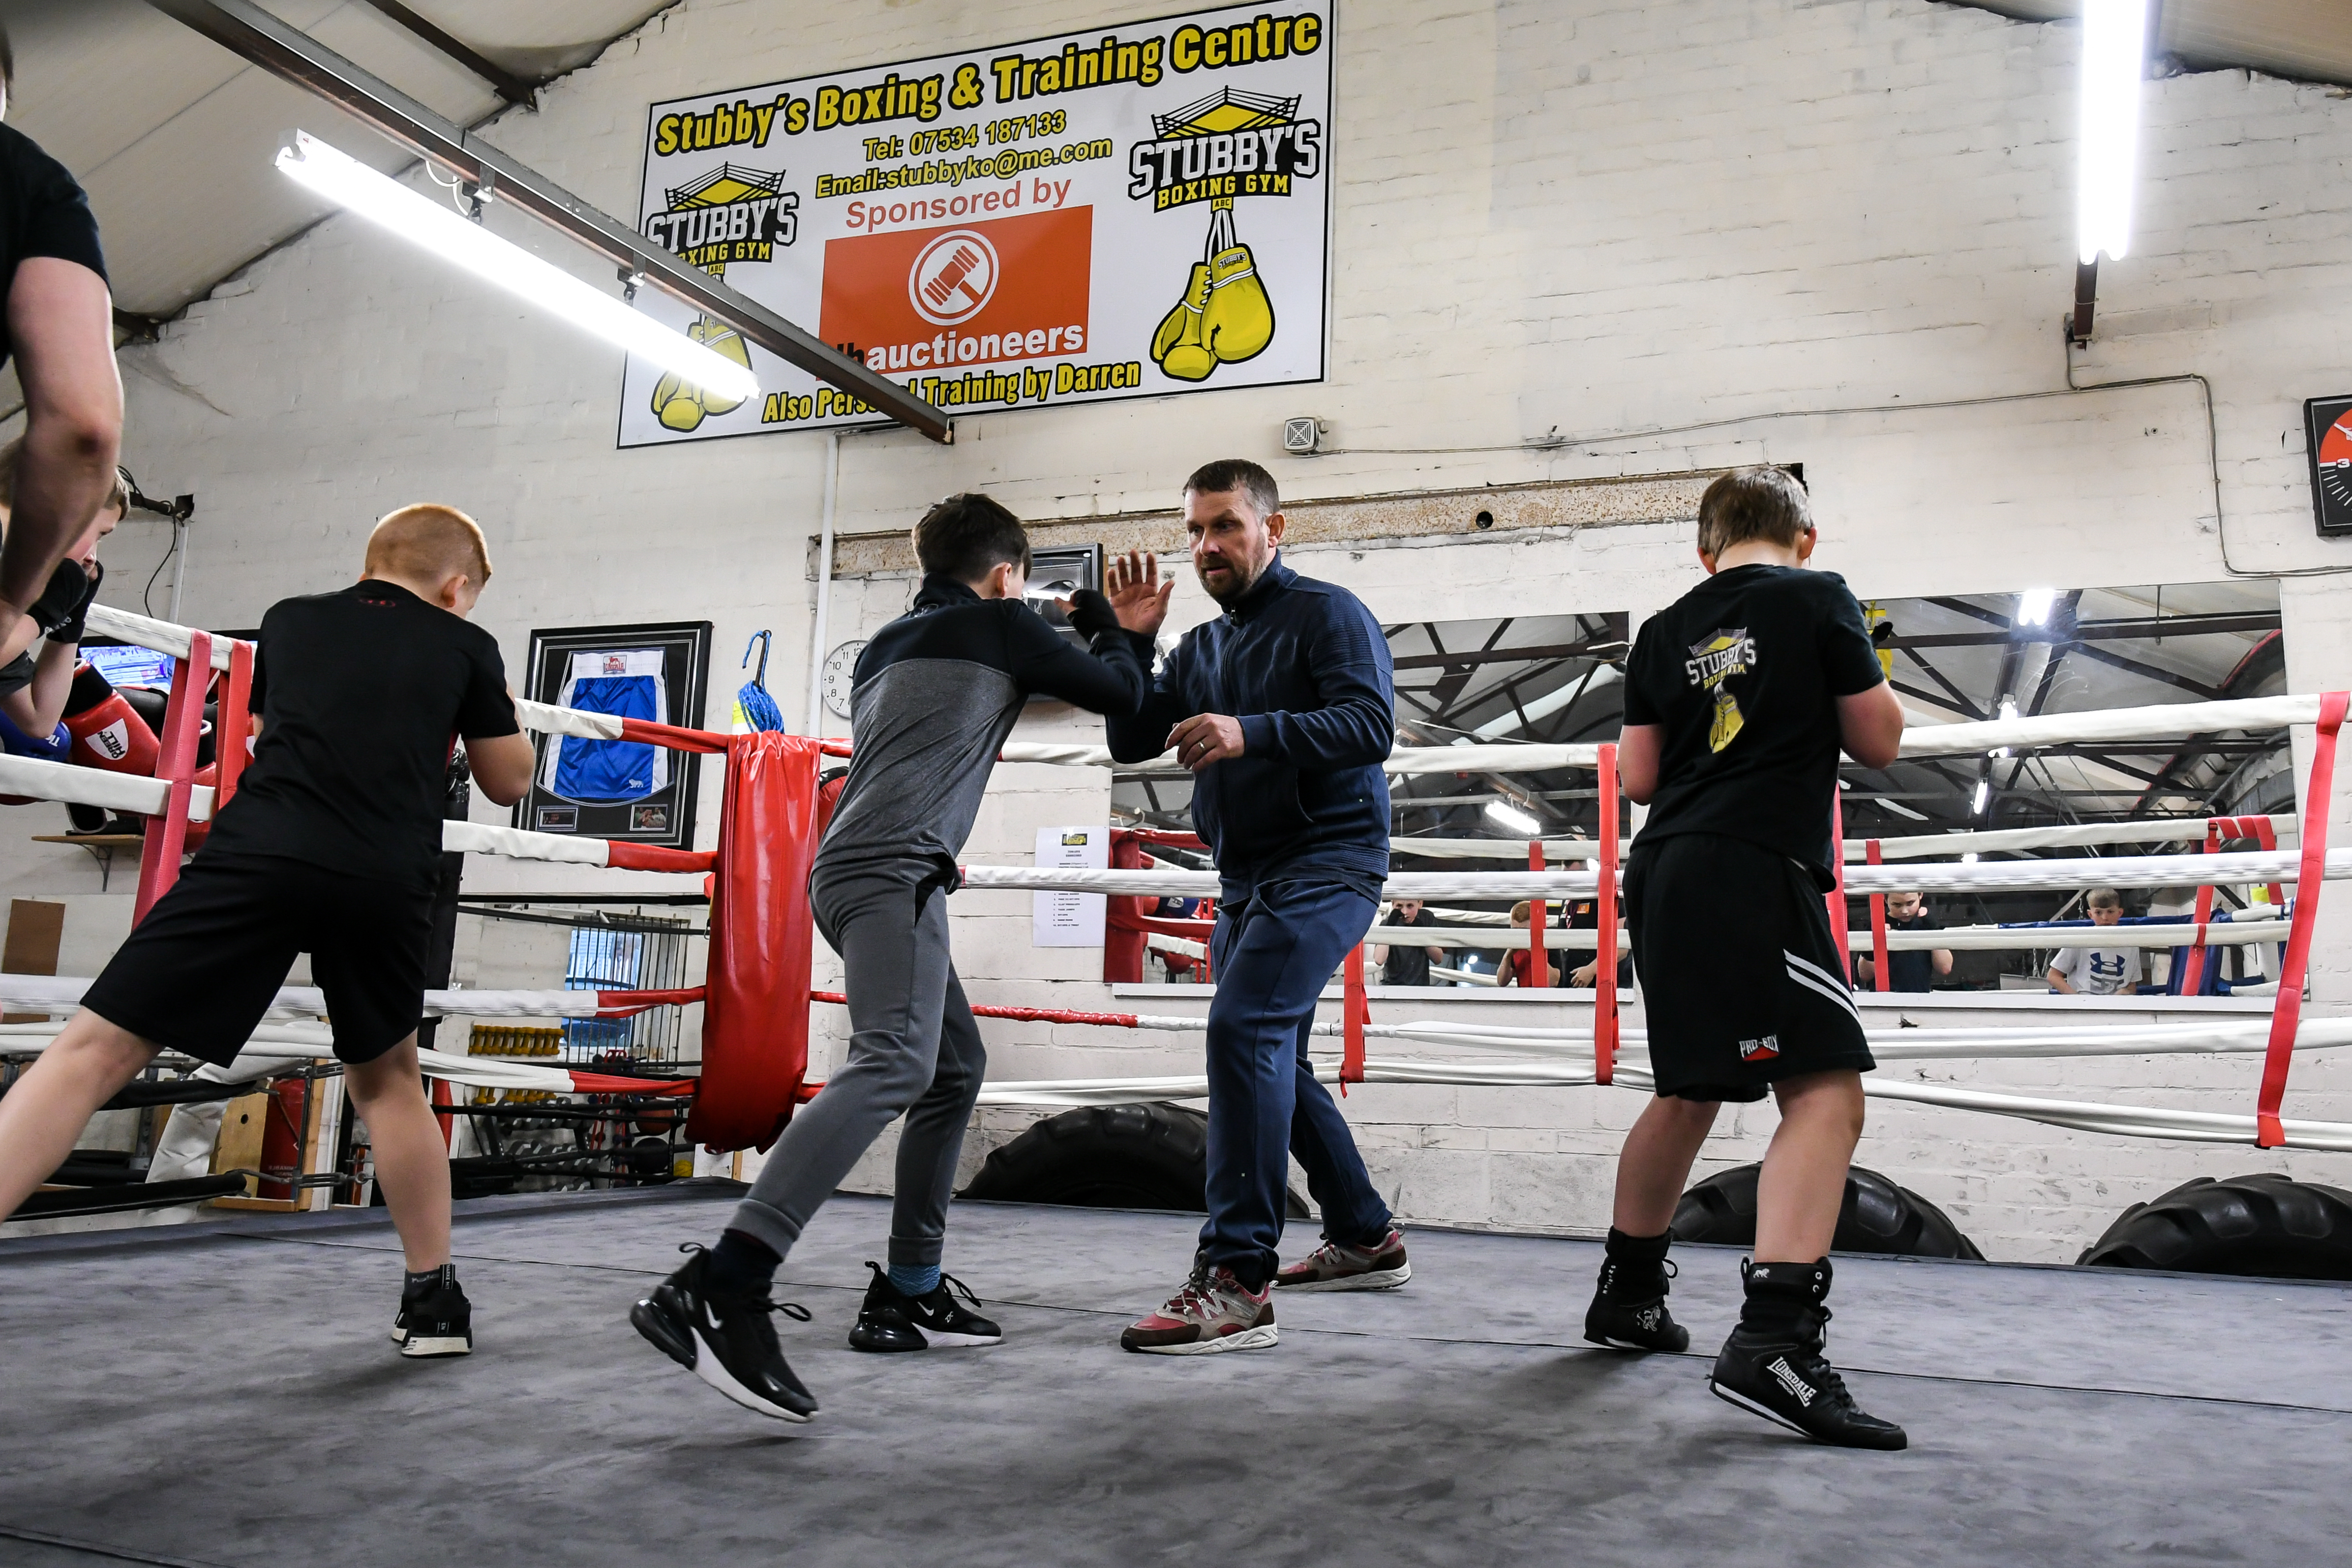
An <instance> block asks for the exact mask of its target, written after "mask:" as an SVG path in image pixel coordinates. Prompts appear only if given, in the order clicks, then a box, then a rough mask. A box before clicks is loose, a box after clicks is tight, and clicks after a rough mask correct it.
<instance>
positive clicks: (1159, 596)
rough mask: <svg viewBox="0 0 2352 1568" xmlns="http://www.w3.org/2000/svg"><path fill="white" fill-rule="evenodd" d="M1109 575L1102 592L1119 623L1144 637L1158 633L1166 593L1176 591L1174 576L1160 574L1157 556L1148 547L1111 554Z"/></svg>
mask: <svg viewBox="0 0 2352 1568" xmlns="http://www.w3.org/2000/svg"><path fill="white" fill-rule="evenodd" d="M1109 575H1110V580H1109V581H1108V583H1106V584H1104V585H1103V596H1104V597H1106V598H1108V600H1109V601H1110V607H1111V613H1112V614H1114V615H1116V616H1118V624H1119V625H1120V626H1125V627H1126V628H1127V629H1128V630H1129V631H1131V632H1136V633H1139V634H1140V635H1141V636H1144V637H1158V636H1159V635H1160V623H1161V622H1163V621H1165V620H1166V619H1167V618H1168V597H1169V595H1171V594H1173V593H1175V592H1176V579H1175V578H1174V577H1172V576H1171V577H1169V578H1167V579H1166V580H1165V581H1163V580H1162V579H1161V578H1160V557H1159V556H1157V555H1155V554H1153V553H1152V552H1150V551H1148V550H1130V551H1129V552H1127V553H1126V554H1125V555H1123V556H1121V555H1114V556H1112V557H1111V559H1110V574H1109Z"/></svg>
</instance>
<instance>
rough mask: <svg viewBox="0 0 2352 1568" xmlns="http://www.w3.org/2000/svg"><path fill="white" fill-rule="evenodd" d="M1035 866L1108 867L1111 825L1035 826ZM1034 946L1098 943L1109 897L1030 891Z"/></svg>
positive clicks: (1102, 868)
mask: <svg viewBox="0 0 2352 1568" xmlns="http://www.w3.org/2000/svg"><path fill="white" fill-rule="evenodd" d="M1037 866H1038V868H1039V869H1040V870H1043V869H1045V868H1048V867H1070V868H1077V869H1080V870H1093V871H1106V870H1108V869H1109V868H1110V829H1109V828H1108V827H1041V828H1039V829H1038V830H1037ZM1029 897H1030V899H1031V900H1032V902H1031V905H1030V916H1029V921H1030V936H1029V942H1030V945H1031V946H1032V947H1100V946H1101V945H1102V942H1103V918H1104V911H1105V910H1107V909H1108V907H1109V902H1110V900H1108V899H1106V898H1104V897H1103V895H1102V894H1100V893H1032V894H1030V895H1029Z"/></svg>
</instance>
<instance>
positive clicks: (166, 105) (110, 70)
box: [0, 0, 2352, 317]
mask: <svg viewBox="0 0 2352 1568" xmlns="http://www.w3.org/2000/svg"><path fill="white" fill-rule="evenodd" d="M264 3H265V4H267V5H268V7H269V9H270V10H272V11H273V12H275V13H276V14H277V15H278V16H281V17H283V18H284V19H285V20H286V21H288V22H289V23H291V24H292V25H294V26H298V27H299V28H301V29H303V30H304V31H306V32H308V33H310V34H311V35H312V36H314V37H317V38H319V39H320V41H321V42H323V43H325V44H326V45H328V46H329V47H331V48H334V49H337V50H339V51H341V53H343V54H345V55H347V56H349V57H350V58H352V59H353V60H355V61H357V62H358V63H359V64H360V65H362V67H364V68H367V69H369V70H371V71H373V72H375V73H376V74H377V75H379V76H381V77H383V78H384V79H386V80H388V81H390V82H391V83H392V84H393V85H394V86H395V87H398V88H400V89H402V90H404V91H405V92H408V93H410V94H411V95H413V96H415V97H416V98H418V99H420V100H423V101H425V103H426V104H429V105H430V106H431V107H433V108H434V109H435V110H438V111H439V112H441V113H442V114H445V115H446V116H447V117H448V118H450V119H452V120H454V121H458V122H459V123H461V124H472V123H474V122H476V121H479V120H481V119H483V118H484V117H486V116H488V115H489V114H491V113H493V112H494V111H496V110H498V109H499V106H500V100H499V97H498V95H497V93H496V92H494V91H493V90H492V89H491V88H490V87H489V86H488V84H487V83H485V82H483V81H481V80H480V79H478V78H476V77H475V76H474V75H472V74H471V73H470V72H469V71H467V69H466V68H464V67H463V66H461V65H458V64H457V63H456V62H455V61H453V60H451V59H449V58H446V56H444V55H442V54H440V53H439V52H438V51H436V49H435V48H434V47H432V46H431V45H429V44H427V43H425V41H424V40H422V39H420V38H418V37H415V35H414V34H412V33H410V32H409V31H407V30H406V29H404V28H403V27H402V26H399V25H398V24H397V23H395V22H394V21H393V20H392V19H391V18H389V17H387V16H384V15H383V14H382V13H381V12H379V11H377V10H376V9H375V8H374V7H373V6H372V5H366V4H364V3H362V0H264ZM668 3H669V0H413V8H414V9H415V11H417V12H418V13H420V14H422V15H423V16H426V17H427V18H428V19H430V20H431V21H432V22H433V23H435V24H436V26H440V27H442V28H444V29H446V31H448V32H449V33H451V34H453V35H455V36H456V37H458V38H460V39H461V40H463V41H464V42H465V43H466V44H467V45H469V46H471V47H473V48H475V49H477V50H478V51H479V52H480V53H481V54H483V55H485V56H487V57H488V58H490V59H492V60H493V61H495V62H496V63H497V64H499V65H500V66H502V67H504V68H507V69H509V70H510V71H512V72H514V73H515V74H517V75H519V76H521V77H524V78H526V79H534V80H535V79H541V78H545V77H548V76H551V75H554V74H558V73H560V72H562V71H565V70H570V69H573V68H577V67H579V66H581V65H583V64H584V63H586V62H587V61H589V60H591V59H593V58H595V56H596V54H597V53H598V52H599V51H600V50H601V49H602V48H604V46H605V45H607V44H608V43H610V42H611V41H612V40H613V39H614V38H616V37H621V36H623V35H624V34H626V33H628V32H629V31H631V30H632V29H634V28H635V27H636V26H639V25H641V24H642V23H643V22H644V21H645V20H646V18H647V17H648V16H652V15H654V14H655V13H656V12H659V11H661V10H663V9H665V8H666V5H667V4H668ZM868 3H871V0H868ZM887 3H888V4H891V5H898V4H903V3H904V0H887ZM1953 3H1961V4H1975V5H1979V7H1980V8H1983V9H1988V10H1994V11H1999V12H2001V13H2003V14H2005V15H2009V16H2019V17H2021V18H2027V19H2034V20H2048V19H2053V18H2059V17H2065V16H2073V15H2075V14H2077V13H2078V12H2079V10H2080V8H2081V6H2080V0H1953ZM2160 4H2161V13H2160V20H2159V23H2158V47H2161V48H2163V49H2164V50H2166V51H2168V52H2170V53H2172V54H2175V55H2177V56H2179V58H2181V59H2182V60H2183V61H2184V62H2186V63H2188V64H2189V65H2192V66H2196V67H2213V66H2231V65H2242V66H2251V67H2253V68H2258V69H2263V70H2268V71H2273V72H2276V73H2279V74H2283V75H2287V76H2293V77H2298V78H2304V79H2313V80H2323V81H2331V82H2343V83H2347V84H2352V0H2160ZM0 22H5V24H6V26H7V27H8V29H9V32H10V35H11V37H12V38H13V40H14V42H15V45H16V93H15V95H14V98H13V100H12V101H11V102H10V104H9V109H8V119H9V121H11V122H12V123H14V124H15V125H16V127H17V128H18V129H19V130H22V131H23V132H26V134H27V135H29V136H31V137H32V138H33V139H34V140H35V141H37V142H40V143H41V144H42V145H43V146H44V147H46V148H47V149H48V150H49V152H50V153H54V154H55V155H56V156H57V157H58V159H59V160H60V161H62V162H63V163H65V165H66V166H67V167H68V168H69V169H71V170H72V171H74V173H75V174H77V175H79V177H80V179H81V181H82V184H84V186H86V187H87V188H88V189H89V194H90V201H91V204H92V205H93V206H94V207H95V208H96V209H97V212H98V217H99V224H100V229H101V230H102V232H103V233H104V235H105V239H106V254H107V262H108V266H109V268H110V270H111V271H112V273H113V279H114V289H115V300H116V303H117V305H118V306H120V307H121V309H122V310H126V311H129V312H131V313H133V314H135V315H141V316H154V317H163V316H169V315H172V314H173V313H174V312H176V311H177V310H180V309H181V308H182V307H183V306H184V305H186V304H187V303H188V302H189V301H190V300H195V299H199V298H202V297H203V296H204V295H205V293H206V292H207V291H209V290H210V289H212V288H213V286H214V285H215V284H216V283H218V282H219V281H221V280H222V279H225V278H226V277H228V276H229V275H231V274H232V273H234V272H235V271H236V269H237V268H240V267H243V266H244V265H245V264H246V263H247V262H249V261H251V260H252V259H253V258H256V257H257V256H259V255H261V254H262V253H263V252H265V251H267V250H268V249H269V248H270V247H273V246H275V245H278V244H279V243H282V242H283V241H284V240H286V239H287V238H289V237H291V236H293V235H296V234H299V233H300V232H301V231H302V230H303V229H304V228H306V227H307V226H310V224H311V223H312V222H314V221H316V220H317V219H318V218H319V217H320V216H323V210H324V209H323V208H322V207H321V206H320V205H319V204H317V203H316V202H315V201H314V200H313V199H311V198H310V197H308V196H307V195H305V194H304V193H303V192H302V191H301V190H300V189H299V187H298V186H296V185H294V184H292V183H291V182H290V181H288V180H285V179H283V178H280V177H279V176H278V174H276V173H275V172H274V171H273V170H272V169H271V168H270V158H271V156H272V154H273V153H275V151H276V149H277V146H278V140H279V138H280V137H281V136H282V135H283V133H284V132H286V131H287V130H288V129H289V127H291V126H293V125H295V124H297V123H303V124H307V125H310V126H312V127H314V128H317V129H319V130H320V131H321V132H327V131H328V130H329V126H330V124H331V122H332V121H336V120H338V119H340V116H339V115H338V114H337V113H336V112H335V111H333V110H327V109H325V108H324V107H323V106H321V105H320V104H319V103H318V102H317V100H312V99H310V97H308V95H306V94H304V93H303V92H301V91H300V90H299V89H296V88H293V87H290V86H288V85H287V84H285V83H283V82H280V81H278V80H277V79H275V78H273V77H270V76H268V75H267V74H265V73H264V72H262V71H261V70H259V69H257V68H254V67H251V66H247V65H246V64H245V63H244V62H243V61H241V60H239V59H237V58H236V57H235V56H233V55H231V54H229V53H228V52H227V51H226V50H225V49H223V48H221V47H218V46H217V45H215V44H213V43H211V42H209V41H207V40H205V39H204V38H201V37H197V36H196V35H195V34H194V33H192V32H190V31H188V30H187V29H186V28H185V27H183V26H181V25H180V24H178V23H176V22H173V21H172V20H171V19H170V18H168V17H166V16H163V14H162V13H161V12H158V11H155V10H153V9H152V8H150V7H149V6H148V5H145V4H143V3H142V0H0ZM341 145H342V146H344V148H345V149H346V150H347V151H349V152H351V153H354V154H355V155H358V156H361V157H365V158H368V159H370V160H371V161H372V162H373V163H375V164H376V165H377V166H378V167H380V168H384V169H393V168H397V167H399V166H401V165H402V164H403V163H405V162H407V159H406V156H405V154H404V153H401V152H400V151H398V150H397V149H395V148H394V147H393V146H392V145H391V144H390V143H388V142H384V141H383V139H382V138H380V137H378V136H376V135H374V134H373V132H354V133H353V134H351V135H349V136H347V137H345V138H343V139H342V141H341Z"/></svg>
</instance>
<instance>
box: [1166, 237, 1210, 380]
mask: <svg viewBox="0 0 2352 1568" xmlns="http://www.w3.org/2000/svg"><path fill="white" fill-rule="evenodd" d="M1209 282H1210V279H1209V267H1208V264H1207V263H1205V262H1200V261H1196V262H1194V263H1193V264H1192V280H1191V281H1190V282H1189V283H1187V284H1186V285H1185V288H1184V300H1183V302H1182V303H1181V304H1180V305H1178V306H1177V307H1176V309H1175V310H1171V311H1170V312H1169V320H1168V321H1161V322H1160V332H1165V331H1167V330H1168V327H1169V322H1170V321H1174V322H1175V323H1176V328H1177V331H1176V339H1175V341H1174V342H1172V343H1171V344H1170V345H1169V347H1168V351H1167V352H1166V353H1163V354H1161V355H1160V369H1161V370H1163V371H1165V372H1166V373H1167V374H1170V375H1171V376H1173V377H1174V378H1175V379H1176V380H1178V381H1201V380H1204V379H1206V378H1207V376H1208V374H1209V373H1210V372H1211V371H1213V370H1214V369H1216V368H1217V356H1216V355H1215V354H1213V353H1210V352H1209V350H1208V348H1207V347H1206V346H1205V345H1204V344H1203V343H1202V338H1201V321H1202V316H1201V312H1202V308H1203V307H1204V306H1206V305H1207V304H1208V302H1209ZM1179 318H1181V320H1180V319H1179ZM1158 341H1159V333H1154V334H1153V342H1154V344H1155V346H1156V345H1157V343H1158Z"/></svg>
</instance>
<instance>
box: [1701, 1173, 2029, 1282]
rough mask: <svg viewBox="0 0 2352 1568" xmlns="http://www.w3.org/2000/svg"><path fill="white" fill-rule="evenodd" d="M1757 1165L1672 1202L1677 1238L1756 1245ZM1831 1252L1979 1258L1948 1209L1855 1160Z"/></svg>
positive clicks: (1713, 1179)
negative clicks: (1899, 1185)
mask: <svg viewBox="0 0 2352 1568" xmlns="http://www.w3.org/2000/svg"><path fill="white" fill-rule="evenodd" d="M1761 1170H1762V1167H1761V1166H1759V1165H1738V1166H1735V1167H1733V1168H1732V1169H1731V1170H1728V1171H1725V1172H1722V1173H1718V1174H1717V1175H1713V1176H1709V1177H1708V1178H1707V1179H1706V1181H1704V1182H1701V1183H1699V1184H1697V1185H1696V1186H1694V1187H1692V1188H1691V1190H1690V1191H1688V1192H1686V1193H1685V1194H1683V1201H1682V1202H1681V1203H1680V1204H1678V1205H1675V1223H1674V1234H1675V1238H1676V1239H1677V1240H1681V1241H1713V1242H1720V1243H1722V1244H1724V1245H1726V1246H1730V1247H1753V1246H1755V1245H1756V1178H1757V1175H1758V1174H1759V1172H1760V1171H1761ZM1830 1250H1831V1251H1832V1252H1876V1253H1885V1254H1891V1255H1893V1256H1895V1257H1898V1258H1967V1259H1969V1260H1970V1261H1972V1262H1979V1263H1980V1262H1982V1261H1983V1260H1984V1254H1983V1253H1981V1252H1979V1251H1978V1250H1977V1247H1976V1243H1974V1242H1972V1241H1970V1240H1969V1238H1968V1237H1965V1236H1963V1235H1961V1234H1960V1227H1959V1226H1956V1225H1954V1224H1953V1223H1952V1219H1951V1216H1950V1215H1947V1214H1946V1213H1945V1212H1944V1211H1943V1210H1942V1209H1939V1208H1937V1206H1936V1205H1934V1204H1931V1203H1929V1202H1928V1201H1927V1199H1926V1198H1923V1197H1921V1196H1920V1195H1919V1194H1916V1193H1915V1192H1912V1191H1911V1190H1909V1189H1908V1188H1906V1187H1898V1186H1896V1185H1895V1184H1894V1183H1893V1182H1890V1181H1888V1180H1887V1179H1886V1178H1885V1176H1882V1175H1880V1174H1879V1173H1877V1172H1875V1171H1866V1170H1864V1169H1863V1168H1862V1167H1861V1166H1859V1165H1856V1166H1854V1167H1853V1168H1852V1169H1851V1170H1849V1171H1848V1172H1847V1173H1846V1178H1845V1202H1844V1203H1843V1204H1842V1205H1839V1207H1838V1223H1837V1233H1836V1235H1835V1236H1833V1237H1832V1238H1831V1240H1830Z"/></svg>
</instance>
